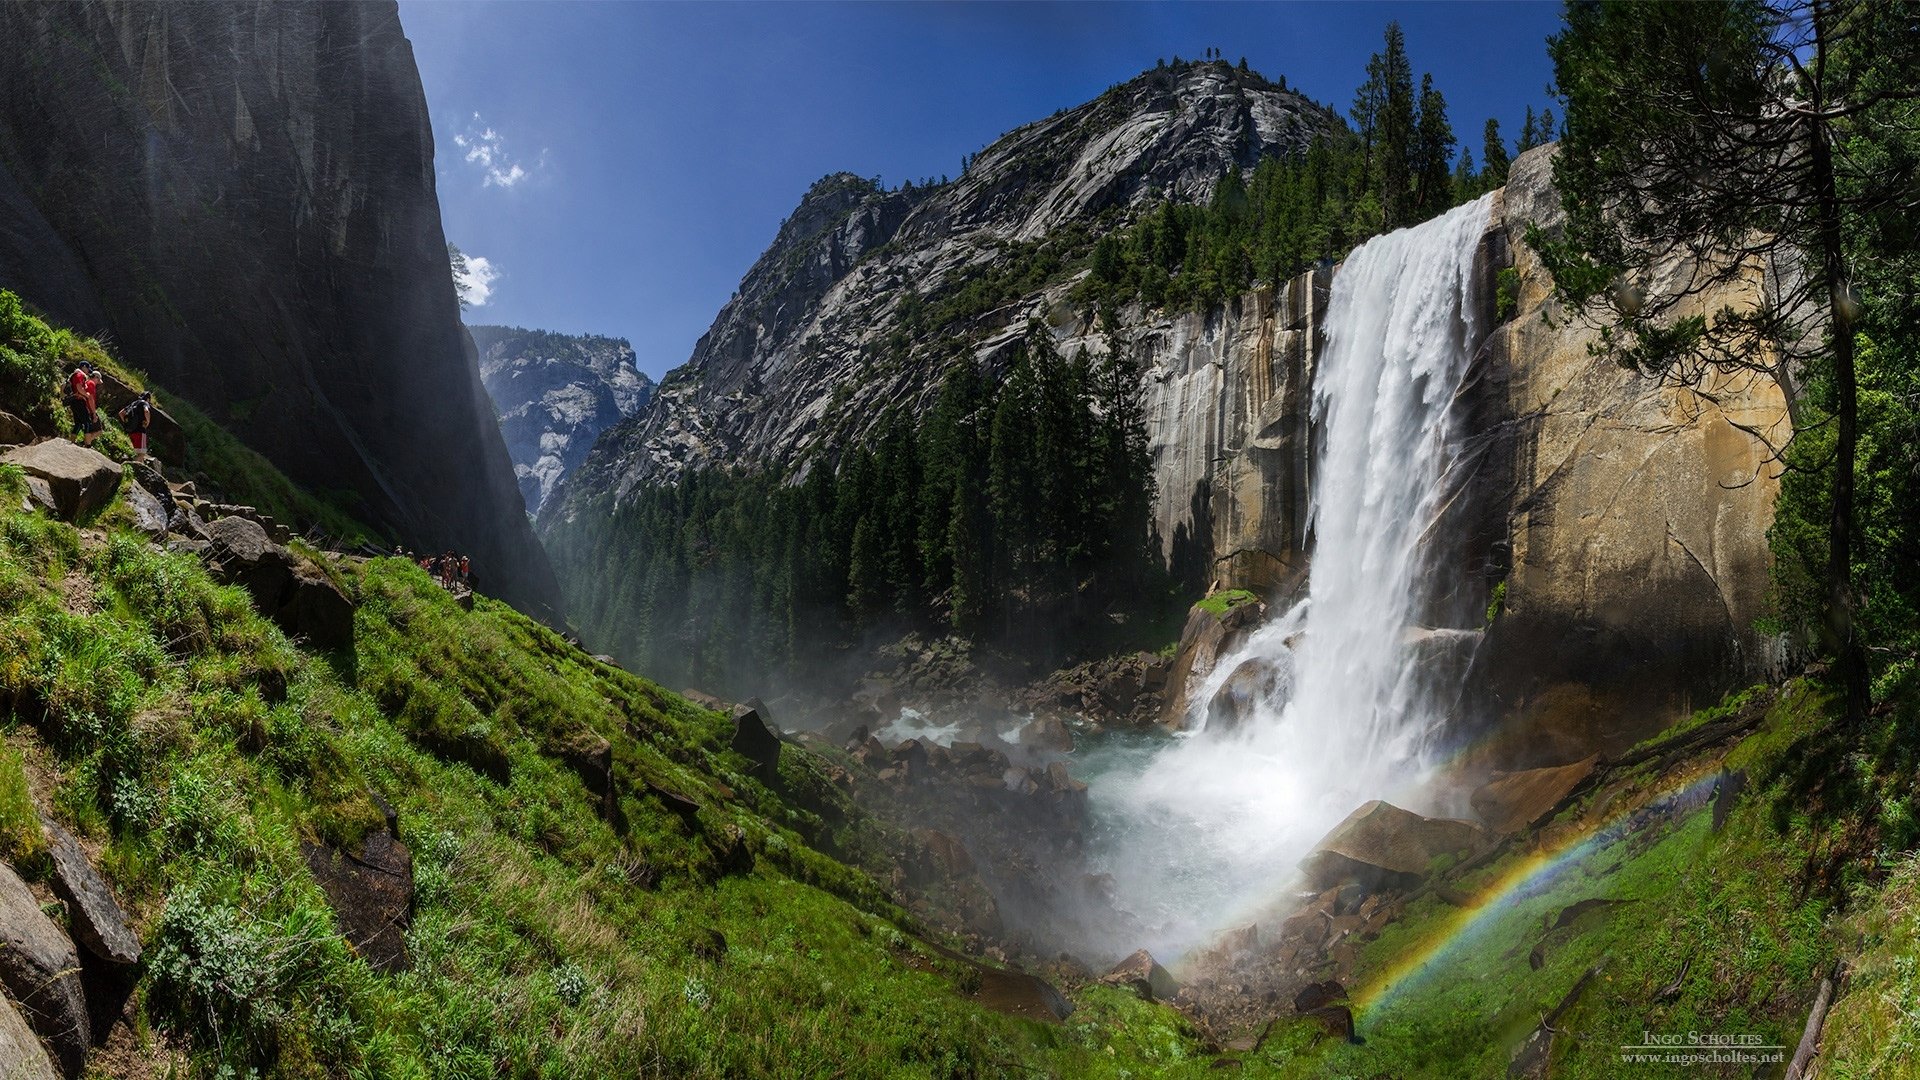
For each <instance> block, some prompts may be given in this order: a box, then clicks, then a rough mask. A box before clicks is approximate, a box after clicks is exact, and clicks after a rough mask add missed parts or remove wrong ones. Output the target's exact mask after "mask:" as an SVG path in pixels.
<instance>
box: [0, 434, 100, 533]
mask: <svg viewBox="0 0 1920 1080" xmlns="http://www.w3.org/2000/svg"><path fill="white" fill-rule="evenodd" d="M0 464H6V465H18V466H19V467H20V470H21V471H22V472H24V473H26V474H27V475H28V476H29V477H36V478H38V479H40V480H41V481H43V482H45V484H46V486H47V492H48V494H49V495H50V496H51V497H52V500H53V507H54V512H55V513H56V514H57V515H58V516H59V517H60V518H61V519H62V520H64V521H73V520H75V519H77V518H80V517H84V516H85V515H87V514H90V513H92V512H94V511H96V510H98V509H100V508H101V507H103V506H105V505H107V503H109V502H111V501H112V500H113V495H114V492H116V491H118V490H120V466H118V465H115V464H114V463H113V462H112V461H109V460H108V459H107V457H106V455H104V454H102V453H100V452H99V451H97V450H94V449H92V448H90V447H85V446H77V445H75V444H73V443H70V442H68V441H67V440H65V439H48V440H47V441H45V442H39V443H34V444H33V445H32V446H19V447H15V448H14V449H12V450H9V451H7V452H6V453H5V454H0Z"/></svg>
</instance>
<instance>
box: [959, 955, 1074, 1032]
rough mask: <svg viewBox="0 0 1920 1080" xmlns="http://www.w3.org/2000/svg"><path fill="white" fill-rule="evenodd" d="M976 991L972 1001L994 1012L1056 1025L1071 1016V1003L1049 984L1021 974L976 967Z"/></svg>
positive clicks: (1036, 977)
mask: <svg viewBox="0 0 1920 1080" xmlns="http://www.w3.org/2000/svg"><path fill="white" fill-rule="evenodd" d="M977 971H978V974H979V976H980V989H978V990H976V991H974V994H973V999H974V1000H975V1001H977V1002H979V1003H980V1004H982V1005H984V1006H986V1007H987V1008H989V1009H992V1010H994V1011H996V1012H1003V1013H1008V1014H1011V1015H1013V1016H1020V1017H1025V1018H1026V1019H1028V1020H1041V1021H1045V1022H1048V1023H1058V1022H1060V1021H1062V1020H1065V1019H1066V1018H1067V1017H1069V1016H1071V1015H1073V1003H1072V1002H1070V1001H1068V1000H1067V998H1066V995H1064V994H1062V993H1061V992H1060V991H1059V990H1056V989H1055V988H1054V986H1053V984H1052V983H1049V982H1047V981H1046V980H1045V979H1042V978H1040V977H1039V976H1038V975H1029V974H1027V973H1026V972H1024V971H1000V970H997V969H995V968H990V967H986V966H985V965H979V966H977Z"/></svg>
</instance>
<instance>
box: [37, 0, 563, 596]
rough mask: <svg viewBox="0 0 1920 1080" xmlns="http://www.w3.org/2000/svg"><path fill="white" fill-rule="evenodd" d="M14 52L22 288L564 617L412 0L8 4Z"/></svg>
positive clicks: (261, 441) (295, 469)
mask: <svg viewBox="0 0 1920 1080" xmlns="http://www.w3.org/2000/svg"><path fill="white" fill-rule="evenodd" d="M0 41H5V42H7V43H8V46H7V49H6V55H5V57H4V59H0V286H5V287H7V288H11V289H13V290H15V291H17V292H19V293H20V294H21V295H22V296H24V297H26V298H27V299H28V300H29V301H30V302H32V303H34V304H36V305H38V306H39V307H40V308H42V309H44V310H45V311H47V312H48V313H49V314H50V315H52V316H53V317H54V318H56V319H57V320H59V321H62V322H66V323H68V324H70V325H72V326H74V327H76V328H78V329H81V330H83V331H87V332H96V333H101V334H104V335H107V336H109V337H111V338H112V339H113V340H114V341H115V342H116V343H117V344H118V347H119V349H120V351H121V352H122V353H123V354H124V355H125V356H126V357H127V358H128V359H129V360H130V361H132V362H133V363H134V364H136V365H138V366H140V367H142V368H144V369H145V370H146V371H147V372H148V373H149V374H150V375H152V376H153V378H154V379H155V380H157V381H158V382H160V383H162V384H163V385H165V386H167V387H169V388H171V389H173V390H175V391H177V392H178V393H180V394H182V395H184V396H186V397H188V398H190V399H192V400H193V401H194V402H196V403H197V404H199V405H201V406H202V407H203V408H204V409H205V410H206V411H207V412H208V413H210V414H212V415H213V416H214V417H216V418H217V419H219V420H220V421H222V422H223V423H225V424H226V425H227V426H228V427H230V428H232V429H233V430H234V431H236V432H237V433H238V434H240V435H241V436H242V437H243V438H244V439H245V440H246V441H247V442H248V443H250V444H251V445H252V446H253V447H254V448H256V449H258V450H260V451H261V452H262V453H264V454H266V455H267V457H269V458H270V459H272V460H273V461H274V462H275V463H276V464H278V465H279V466H280V467H281V468H282V469H284V470H285V471H286V472H287V473H288V474H289V475H291V476H292V477H293V478H294V479H295V480H297V481H299V482H300V483H302V484H304V485H306V486H308V487H310V488H316V489H321V490H326V491H336V492H352V493H354V494H355V495H357V496H358V498H359V499H360V501H361V507H360V510H361V514H362V516H363V517H365V518H366V519H368V520H369V521H370V522H372V523H374V524H376V525H379V526H382V527H384V528H386V529H388V530H390V531H392V532H393V533H394V535H396V536H397V537H398V538H399V539H400V540H401V541H402V542H403V543H406V544H408V545H410V546H413V547H419V548H445V547H455V548H459V549H461V550H464V551H469V552H472V553H473V555H474V557H475V559H476V562H477V564H478V566H479V567H480V568H481V570H480V573H481V574H482V576H483V579H484V580H485V581H486V583H487V587H488V589H489V591H492V592H496V593H497V594H498V595H500V596H502V597H504V598H506V599H508V600H510V601H511V602H513V603H515V604H516V605H518V606H520V607H522V608H524V609H526V610H531V611H548V610H553V609H557V606H558V590H557V588H556V586H555V582H554V577H553V572H552V570H551V568H550V567H549V566H548V564H547V560H546V556H545V554H544V553H543V552H542V551H541V549H540V546H539V544H538V542H537V541H536V540H535V539H534V536H533V532H532V530H531V528H530V527H529V525H528V523H527V520H526V516H525V513H524V511H523V509H522V505H521V499H520V494H519V490H518V487H517V485H516V483H515V480H514V475H513V466H512V463H511V462H510V461H509V460H508V457H507V451H506V446H505V444H504V443H503V441H502V439H501V437H500V432H499V429H498V427H497V426H496V425H495V423H494V418H493V407H492V404H491V402H490V401H489V400H488V397H487V394H486V391H485V390H484V389H483V388H482V386H481V383H480V378H479V373H478V371H477V369H476V362H475V354H474V350H473V346H472V343H471V342H470V340H469V339H468V337H467V334H466V331H465V330H464V329H463V328H462V327H461V325H460V311H459V305H458V303H457V301H456V299H455V295H454V290H453V285H452V282H451V279H450V274H449V269H448V265H447V252H446V239H445V237H444V235H443V234H442V231H441V225H440V210H439V203H438V199H437V197H436V194H435V190H434V171H433V137H432V132H431V128H430V126H429V122H428V116H427V105H426V99H425V97H424V95H423V93H422V91H421V87H420V80H419V75H418V73H417V71H416V70H415V67H414V62H413V52H412V47H411V46H410V45H409V44H408V42H407V39H406V37H405V35H404V34H403V33H402V30H401V26H400V19H399V12H398V9H397V8H396V7H395V5H394V4H392V3H364V4H298V5H296V4H273V3H259V4H213V3H209V4H165V5H162V4H106V3H99V4H8V5H5V6H0Z"/></svg>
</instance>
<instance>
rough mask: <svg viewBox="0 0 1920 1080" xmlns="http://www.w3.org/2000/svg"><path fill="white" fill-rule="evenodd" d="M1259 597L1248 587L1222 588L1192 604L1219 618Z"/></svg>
mask: <svg viewBox="0 0 1920 1080" xmlns="http://www.w3.org/2000/svg"><path fill="white" fill-rule="evenodd" d="M1259 599H1260V597H1259V595H1258V594H1256V593H1254V592H1253V591H1252V590H1249V589H1222V590H1220V591H1219V592H1217V593H1213V594H1211V595H1209V596H1207V597H1206V598H1205V599H1203V600H1201V601H1200V602H1199V603H1198V604H1195V605H1194V606H1195V607H1197V608H1200V609H1201V610H1203V611H1206V612H1209V613H1211V614H1212V615H1213V616H1214V617H1215V618H1219V617H1220V616H1222V615H1225V614H1226V613H1227V612H1228V611H1230V610H1232V609H1233V608H1237V607H1239V606H1240V605H1242V604H1251V603H1255V602H1257V601H1258V600H1259Z"/></svg>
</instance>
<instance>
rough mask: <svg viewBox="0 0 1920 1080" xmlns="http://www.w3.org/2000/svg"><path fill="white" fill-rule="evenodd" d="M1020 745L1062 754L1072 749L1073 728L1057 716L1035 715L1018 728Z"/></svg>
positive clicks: (1070, 751)
mask: <svg viewBox="0 0 1920 1080" xmlns="http://www.w3.org/2000/svg"><path fill="white" fill-rule="evenodd" d="M1020 745H1021V746H1028V747H1033V748H1035V749H1039V750H1053V751H1057V752H1059V753H1062V754H1066V753H1072V751H1073V729H1071V728H1069V727H1067V724H1066V721H1064V720H1062V719H1060V718H1059V717H1057V716H1036V717H1034V718H1033V719H1032V720H1029V721H1027V724H1026V726H1025V727H1022V728H1021V729H1020Z"/></svg>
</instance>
